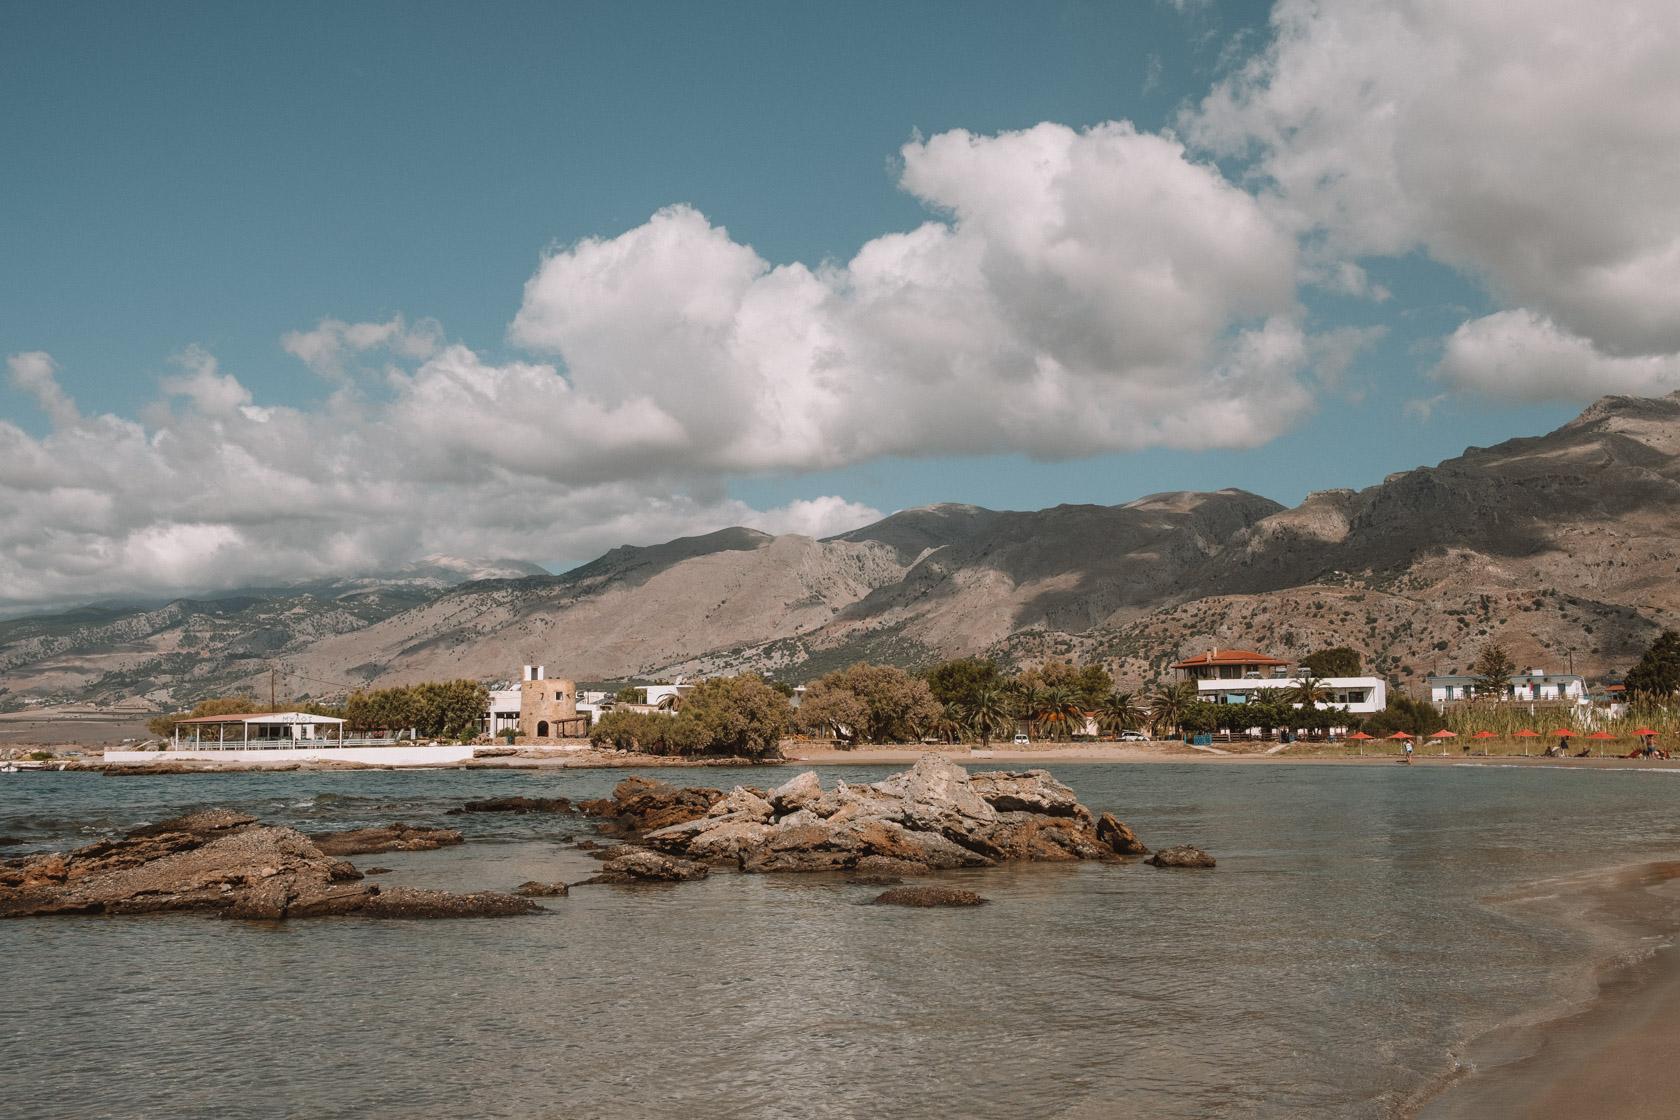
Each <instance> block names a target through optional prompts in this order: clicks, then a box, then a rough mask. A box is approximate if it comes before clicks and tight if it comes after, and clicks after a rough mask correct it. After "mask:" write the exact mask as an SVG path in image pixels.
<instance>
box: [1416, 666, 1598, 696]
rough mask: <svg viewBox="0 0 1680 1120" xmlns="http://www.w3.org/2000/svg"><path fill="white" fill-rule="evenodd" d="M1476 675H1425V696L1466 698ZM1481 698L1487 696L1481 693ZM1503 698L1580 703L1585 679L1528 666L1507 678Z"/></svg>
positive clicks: (1472, 690)
mask: <svg viewBox="0 0 1680 1120" xmlns="http://www.w3.org/2000/svg"><path fill="white" fill-rule="evenodd" d="M1479 680H1480V678H1479V677H1474V676H1445V677H1430V678H1429V698H1430V699H1431V700H1433V701H1434V702H1435V703H1437V704H1441V703H1445V702H1447V701H1449V700H1469V699H1472V698H1473V697H1475V696H1476V695H1477V693H1478V684H1477V682H1478V681H1479ZM1482 695H1483V698H1484V699H1491V697H1488V696H1487V695H1486V694H1485V693H1483V694H1482ZM1499 699H1505V700H1524V701H1528V700H1573V701H1575V702H1576V703H1584V702H1585V701H1586V699H1587V682H1586V679H1585V678H1584V677H1579V676H1576V675H1575V674H1574V673H1548V672H1546V671H1545V670H1544V669H1530V670H1528V671H1527V672H1525V673H1519V674H1518V675H1516V676H1514V677H1512V678H1511V686H1510V688H1509V690H1507V692H1506V693H1505V695H1504V696H1503V697H1499Z"/></svg>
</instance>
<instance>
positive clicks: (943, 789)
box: [874, 754, 997, 844]
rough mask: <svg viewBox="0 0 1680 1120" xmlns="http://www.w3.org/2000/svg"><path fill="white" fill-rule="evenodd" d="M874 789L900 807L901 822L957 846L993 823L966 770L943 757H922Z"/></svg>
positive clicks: (991, 810) (994, 815) (992, 815)
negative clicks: (948, 840)
mask: <svg viewBox="0 0 1680 1120" xmlns="http://www.w3.org/2000/svg"><path fill="white" fill-rule="evenodd" d="M874 788H875V789H876V790H877V791H879V792H881V793H885V794H887V795H889V796H892V797H897V798H898V799H899V800H900V801H901V802H902V803H903V804H902V819H903V821H904V823H905V825H906V826H907V827H910V828H913V829H915V830H916V831H918V832H938V833H942V834H943V835H945V836H947V837H949V838H950V839H952V840H955V841H956V842H957V843H959V844H961V843H964V842H966V841H968V840H970V839H971V838H972V837H973V836H974V835H975V834H976V833H977V832H980V831H983V830H984V829H985V827H986V826H988V825H991V824H993V823H995V822H996V821H997V810H996V809H994V808H992V806H991V805H990V804H989V803H988V802H987V801H986V799H985V798H983V797H981V796H980V794H979V792H978V791H976V790H975V788H974V786H973V785H972V784H970V782H969V780H968V771H966V770H964V769H963V768H962V767H961V766H958V765H957V764H956V763H954V762H952V761H951V760H950V759H948V758H946V757H945V756H944V755H940V754H925V755H923V756H922V757H921V758H920V759H919V760H918V761H917V763H916V765H915V766H913V767H911V768H910V769H909V770H906V771H904V772H903V773H900V774H894V775H893V776H892V777H890V778H885V779H882V780H881V781H879V782H876V783H875V785H874Z"/></svg>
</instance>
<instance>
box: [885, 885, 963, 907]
mask: <svg viewBox="0 0 1680 1120" xmlns="http://www.w3.org/2000/svg"><path fill="white" fill-rule="evenodd" d="M985 901H986V900H985V899H983V898H981V897H980V896H979V895H977V894H975V893H974V892H973V891H964V890H958V889H957V888H955V887H898V888H897V889H895V890H890V891H882V892H881V893H880V894H879V895H877V896H876V897H875V905H876V906H979V905H980V904H981V903H982V902H985Z"/></svg>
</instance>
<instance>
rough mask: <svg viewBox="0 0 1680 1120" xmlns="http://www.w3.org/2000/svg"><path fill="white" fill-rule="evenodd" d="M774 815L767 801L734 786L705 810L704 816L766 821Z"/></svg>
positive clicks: (751, 792)
mask: <svg viewBox="0 0 1680 1120" xmlns="http://www.w3.org/2000/svg"><path fill="white" fill-rule="evenodd" d="M775 815H776V811H775V808H774V806H772V805H771V803H770V802H769V801H767V800H765V799H764V798H762V797H760V796H759V795H758V794H756V793H754V792H753V791H752V790H749V789H746V788H744V787H742V786H736V787H735V788H734V789H732V790H730V791H729V792H728V793H727V794H725V795H724V796H723V797H721V798H719V799H718V800H717V801H716V802H715V803H714V804H713V805H712V807H711V808H710V809H708V810H706V816H708V817H711V818H714V819H715V818H718V817H723V818H725V819H728V820H752V821H767V820H769V819H770V818H771V817H773V816H775Z"/></svg>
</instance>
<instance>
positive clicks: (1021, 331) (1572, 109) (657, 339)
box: [0, 0, 1680, 605]
mask: <svg viewBox="0 0 1680 1120" xmlns="http://www.w3.org/2000/svg"><path fill="white" fill-rule="evenodd" d="M1272 22H1273V29H1274V32H1275V34H1274V36H1273V38H1272V40H1271V41H1270V42H1269V43H1268V44H1266V45H1265V46H1264V47H1263V48H1262V49H1261V50H1260V51H1259V52H1258V53H1257V54H1255V55H1253V56H1252V57H1250V58H1249V59H1247V60H1246V61H1243V62H1240V63H1239V64H1238V65H1237V66H1236V68H1235V69H1233V70H1232V71H1230V72H1229V73H1228V74H1227V75H1226V76H1225V77H1224V78H1222V79H1221V80H1220V81H1219V82H1218V83H1217V84H1216V85H1215V86H1214V87H1213V89H1212V90H1211V92H1210V93H1209V95H1208V96H1207V97H1206V98H1205V99H1204V100H1203V101H1202V102H1201V103H1200V104H1199V105H1196V106H1193V107H1191V108H1189V109H1187V110H1186V111H1185V113H1184V114H1183V117H1182V120H1181V121H1180V126H1179V129H1178V135H1181V136H1183V137H1184V138H1185V139H1184V140H1183V141H1181V140H1180V139H1178V137H1177V136H1175V135H1173V134H1170V133H1159V134H1157V133H1149V132H1140V131H1138V130H1137V129H1136V128H1134V127H1133V126H1131V125H1129V124H1126V123H1108V124H1103V125H1100V126H1097V127H1094V128H1090V129H1086V130H1082V131H1081V130H1075V129H1071V128H1067V127H1064V126H1061V125H1057V124H1050V123H1046V124H1041V125H1039V126H1037V127H1034V128H1031V129H1026V130H1024V131H1019V132H1010V133H1002V134H998V135H992V136H985V135H975V134H971V133H968V132H964V131H960V130H959V131H953V132H948V133H943V134H941V135H937V136H934V137H931V138H929V139H927V140H925V141H924V140H920V139H918V140H917V141H915V142H913V143H910V144H908V145H906V146H905V147H904V148H903V150H902V152H901V153H900V155H901V157H902V174H901V178H900V186H901V187H902V188H903V189H904V190H905V191H907V192H909V193H910V194H911V195H913V196H914V197H915V198H917V199H918V200H920V201H921V202H922V203H923V204H924V205H925V206H926V208H927V210H928V213H929V215H930V219H929V220H928V221H927V222H926V223H925V224H923V225H921V226H920V227H918V228H916V229H913V230H910V231H907V232H895V233H888V234H885V235H883V236H881V237H878V238H876V239H874V240H872V241H870V242H868V243H867V244H865V245H864V246H863V247H862V248H861V249H860V250H859V251H858V252H857V253H856V254H855V255H854V256H853V257H852V258H851V259H850V260H849V261H843V262H838V261H830V262H822V263H818V264H801V263H785V264H773V263H772V262H769V261H766V260H765V259H763V258H762V257H761V256H760V255H759V254H758V253H757V252H755V251H754V250H753V249H752V248H751V246H750V245H749V244H747V243H745V242H744V241H743V240H739V239H737V237H735V236H732V235H731V233H730V232H729V231H727V230H725V229H723V228H720V227H719V226H717V225H715V224H713V223H712V222H711V221H709V220H708V219H707V217H706V216H705V215H703V214H701V213H699V212H698V211H696V210H694V209H692V208H690V207H688V206H683V205H673V206H671V207H669V208H667V209H665V210H662V211H660V212H659V213H657V214H655V215H654V216H653V217H652V218H650V219H649V220H648V221H647V222H646V223H644V224H642V225H640V226H637V227H636V228H634V229H631V230H628V231H626V232H623V233H621V234H619V235H618V236H615V237H610V238H601V239H588V240H584V241H582V242H579V243H577V244H574V245H569V246H564V247H561V248H559V249H556V250H555V251H553V252H551V253H550V254H548V255H547V256H546V257H545V258H544V260H543V262H542V264H541V266H540V267H539V269H538V270H537V272H536V274H535V275H534V276H533V277H532V278H531V280H530V281H529V283H528V284H527V285H526V289H525V292H524V297H523V301H522V302H521V303H520V304H519V306H518V308H517V311H516V313H515V314H514V315H513V318H512V322H511V326H510V328H509V340H510V341H511V342H512V343H513V344H514V346H515V347H516V348H518V350H519V351H521V352H522V353H523V355H524V357H525V360H516V361H507V362H493V361H490V360H487V359H486V358H484V357H483V356H482V355H480V354H477V353H474V352H473V351H472V350H470V349H468V348H466V347H464V346H461V345H459V344H456V343H452V342H451V341H450V340H449V337H448V335H447V331H446V329H445V327H444V326H443V325H440V324H438V323H435V322H431V321H429V320H422V321H420V322H416V323H409V322H406V321H404V320H403V319H401V318H396V319H392V320H390V321H388V322H384V323H341V322H337V321H332V320H328V321H324V322H322V323H319V324H317V325H316V326H315V327H314V328H313V329H309V330H302V331H299V332H297V333H295V334H292V335H288V336H287V337H286V339H285V340H284V342H285V345H286V347H287V349H288V350H289V351H290V352H291V353H293V354H294V355H295V356H296V357H297V358H298V359H299V361H300V362H302V363H303V364H305V365H307V366H308V367H309V368H310V369H312V370H313V371H314V372H315V373H316V374H317V375H319V376H320V377H321V378H322V379H323V384H324V385H325V386H326V391H327V393H328V396H327V398H326V400H325V401H324V403H322V404H321V405H320V406H318V407H315V408H310V409H293V408H284V407H275V406H272V405H267V404H264V403H263V402H259V401H256V400H254V399H253V397H252V394H251V393H250V392H249V391H247V389H246V388H245V387H244V386H243V385H241V384H240V382H239V381H238V380H237V379H236V378H235V377H234V376H232V375H230V374H228V373H224V372H223V371H221V370H220V369H218V368H217V366H216V363H215V361H214V359H213V358H212V357H211V356H210V355H209V354H206V353H203V352H201V351H199V350H196V349H188V350H187V351H186V352H185V353H184V354H183V355H182V371H181V373H180V375H179V376H177V377H173V378H169V379H167V380H166V381H165V382H164V384H163V385H162V386H161V388H162V391H163V396H162V398H161V399H160V401H159V402H158V403H157V404H156V405H155V406H154V407H153V408H151V409H150V410H148V411H147V412H146V414H145V415H144V416H143V417H142V418H141V419H126V418H121V417H114V416H84V415H83V414H82V413H81V412H80V411H79V410H78V408H77V406H76V403H75V401H74V400H73V399H72V397H71V395H70V394H68V393H67V392H66V391H65V390H64V389H63V388H62V387H61V385H60V382H59V371H57V370H56V368H55V366H54V363H53V361H52V359H51V357H50V356H49V355H46V354H42V353H36V352H29V353H19V354H14V355H12V357H11V358H10V360H9V365H10V370H11V378H12V381H13V383H14V384H15V385H16V386H18V387H20V388H21V389H23V390H25V391H27V392H28V393H29V394H31V395H32V396H33V397H34V399H35V400H36V401H37V402H38V404H39V406H40V408H41V410H42V411H43V413H44V414H45V415H46V416H47V418H48V419H49V421H50V424H51V431H50V432H49V433H47V434H46V435H44V436H33V435H30V434H28V433H27V432H25V431H24V430H23V429H22V428H21V427H19V426H17V425H14V424H11V423H7V422H4V421H0V603H9V604H13V605H23V604H31V603H49V602H64V601H67V600H73V599H76V598H85V597H93V596H96V595H120V594H129V593H140V592H151V593H155V592H161V591H168V590H175V589H187V588H205V587H214V586H232V585H238V584H242V583H253V582H266V581H270V580H281V579H287V578H297V577H302V576H314V575H324V574H342V573H348V572H355V571H368V570H378V569H381V568H389V567H393V566H396V565H398V564H400V563H402V562H403V561H406V560H409V559H412V558H414V557H416V556H418V555H422V554H425V553H431V552H450V553H458V554H467V555H473V556H498V555H509V556H519V557H526V558H534V559H540V560H556V559H561V560H581V559H584V558H587V557H588V556H590V555H593V554H595V553H598V552H599V551H601V550H602V549H605V548H607V547H611V546H612V545H615V544H618V543H622V542H624V541H636V542H643V541H652V540H659V539H664V538H666V537H670V536H674V535H679V534H682V533H693V532H703V531H707V530H710V529H714V528H718V527H720V526H722V525H726V524H730V523H745V524H751V525H757V526H759V527H762V528H765V529H769V530H772V531H797V532H804V533H809V534H812V535H823V534H826V533H831V532H837V531H841V530H844V529H847V528H851V527H854V526H856V525H858V524H861V523H863V522H865V521H868V520H870V519H871V518H873V517H875V516H877V511H875V510H871V509H867V508H864V507H861V506H859V505H856V504H854V503H851V502H847V501H845V500H843V499H841V498H838V497H828V498H820V499H816V500H814V501H809V502H797V503H794V504H792V505H790V506H788V507H785V508H782V509H777V510H754V509H750V508H747V507H746V506H744V505H743V504H741V503H740V502H736V501H732V500H730V499H729V498H728V497H727V493H728V486H727V483H728V479H729V478H730V477H732V476H741V475H755V474H758V475H762V474H767V473H794V474H797V473H799V472H804V471H811V470H820V469H827V468H833V467H839V466H844V465H848V464H856V463H862V462H868V461H870V460H872V459H876V458H879V457H882V456H889V455H896V456H938V455H953V454H984V453H990V452H999V451H1016V452H1024V453H1026V454H1029V455H1032V456H1035V457H1039V458H1065V457H1071V456H1083V455H1090V454H1094V453H1098V452H1104V451H1123V450H1133V449H1139V448H1148V447H1156V446H1164V447H1226V448H1245V447H1253V446H1257V445H1259V444H1262V443H1264V442H1265V441H1267V440H1270V439H1272V438H1274V437H1276V436H1277V435H1279V434H1281V433H1283V432H1285V431H1288V430H1289V429H1290V428H1291V427H1293V426H1294V425H1296V424H1298V423H1299V422H1300V421H1301V420H1302V418H1303V417H1305V416H1306V415H1307V414H1308V413H1309V412H1310V411H1311V409H1312V405H1313V400H1314V398H1315V395H1316V394H1318V393H1321V392H1322V391H1324V389H1325V387H1326V386H1333V385H1334V380H1335V376H1336V374H1337V371H1338V370H1339V369H1340V368H1341V367H1342V366H1345V365H1346V364H1347V362H1348V360H1349V359H1350V356H1351V354H1352V353H1353V352H1354V351H1355V350H1357V349H1358V347H1359V346H1360V345H1362V344H1365V343H1368V342H1370V341H1372V340H1373V339H1374V338H1375V337H1377V336H1378V335H1380V328H1366V329H1364V330H1352V329H1342V330H1340V331H1320V332H1316V333H1315V332H1314V331H1313V330H1312V329H1310V325H1309V324H1308V322H1307V320H1306V318H1305V317H1304V314H1303V312H1302V310H1301V308H1300V304H1299V302H1298V299H1297V291H1298V286H1299V285H1302V284H1308V285H1322V286H1325V287H1328V288H1333V289H1336V290H1340V291H1344V292H1352V293H1359V292H1362V291H1363V292H1367V293H1368V294H1372V295H1378V294H1380V293H1378V292H1376V291H1375V289H1373V288H1372V287H1371V286H1370V285H1368V284H1367V283H1366V281H1365V279H1364V272H1363V269H1362V265H1368V264H1369V263H1370V262H1371V261H1372V260H1373V259H1376V258H1382V257H1394V256H1399V255H1404V254H1408V253H1412V252H1423V253H1427V254H1429V255H1430V256H1432V257H1434V258H1435V259H1437V260H1439V261H1441V262H1443V263H1445V264H1447V265H1449V266H1451V267H1453V268H1455V269H1459V270H1461V271H1462V272H1464V273H1465V274H1466V275H1469V276H1471V277H1473V278H1474V279H1475V280H1476V281H1477V282H1478V283H1480V284H1482V285H1483V286H1484V288H1485V289H1486V290H1487V291H1488V293H1489V294H1490V296H1491V297H1492V299H1493V300H1494V302H1495V303H1496V304H1497V306H1498V307H1499V308H1500V310H1498V311H1496V312H1495V313H1493V314H1490V315H1485V316H1481V317H1478V318H1475V319H1473V320H1471V321H1468V322H1465V323H1464V324H1462V325H1461V326H1460V327H1459V328H1458V329H1457V330H1456V331H1455V332H1453V333H1452V334H1450V335H1449V336H1448V337H1447V338H1445V339H1442V340H1441V346H1442V357H1441V358H1440V361H1439V362H1438V364H1437V365H1436V366H1435V367H1434V369H1433V374H1434V376H1435V377H1436V378H1437V379H1439V380H1440V381H1441V382H1442V383H1443V384H1444V385H1445V386H1446V387H1447V389H1448V390H1449V391H1459V392H1467V393H1471V394H1477V395H1481V396H1492V397H1507V398H1511V399H1520V400H1533V399H1537V398H1552V399H1568V400H1582V399H1590V398H1591V397H1592V396H1594V395H1597V394H1599V393H1602V392H1639V393H1655V392H1666V391H1669V390H1672V389H1675V388H1680V191H1677V190H1676V189H1675V184H1676V183H1680V66H1675V65H1674V60H1675V59H1676V58H1680V5H1675V4H1673V3H1672V0H1610V2H1606V3H1583V2H1574V3H1566V2H1563V0H1523V2H1521V3H1517V2H1515V0H1280V2H1279V3H1278V4H1277V6H1276V8H1275V9H1274V12H1273V21H1272ZM1215 158H1220V159H1224V160H1226V163H1225V165H1224V166H1225V167H1226V168H1227V169H1228V170H1229V172H1230V173H1231V174H1232V175H1234V176H1236V179H1235V180H1233V179H1231V178H1228V177H1227V175H1226V173H1225V172H1223V171H1221V170H1220V167H1219V166H1217V165H1215V164H1214V163H1213V162H1212V161H1213V159H1215ZM511 307H512V293H510V309H511Z"/></svg>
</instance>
